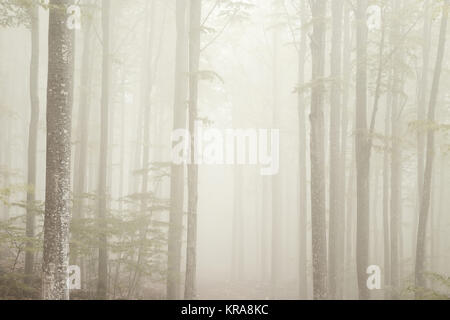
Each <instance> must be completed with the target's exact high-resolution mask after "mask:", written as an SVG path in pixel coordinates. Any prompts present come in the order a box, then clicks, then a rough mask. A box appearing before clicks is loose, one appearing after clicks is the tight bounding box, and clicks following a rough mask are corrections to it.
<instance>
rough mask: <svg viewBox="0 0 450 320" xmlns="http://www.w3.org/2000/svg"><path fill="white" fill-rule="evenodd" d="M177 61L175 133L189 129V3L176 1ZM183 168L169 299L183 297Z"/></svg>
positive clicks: (173, 195) (174, 171)
mask: <svg viewBox="0 0 450 320" xmlns="http://www.w3.org/2000/svg"><path fill="white" fill-rule="evenodd" d="M176 30H177V39H176V49H175V50H176V58H175V59H176V60H175V92H174V109H173V129H174V130H176V129H182V128H185V127H186V95H187V78H186V73H187V64H188V63H187V36H186V0H177V1H176ZM184 171H185V170H184V165H183V164H179V165H177V164H172V166H171V176H170V221H169V244H168V261H167V264H168V265H167V268H168V270H167V298H168V299H178V297H179V295H180V280H181V279H180V264H181V242H182V229H183V212H184V208H183V203H184Z"/></svg>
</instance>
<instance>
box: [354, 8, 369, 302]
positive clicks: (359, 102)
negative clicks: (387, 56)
mask: <svg viewBox="0 0 450 320" xmlns="http://www.w3.org/2000/svg"><path fill="white" fill-rule="evenodd" d="M366 11H367V0H360V1H358V2H357V6H356V12H355V18H356V113H355V116H356V118H355V129H356V132H355V152H356V192H357V194H356V199H357V201H356V211H357V222H356V224H357V226H356V268H357V275H358V290H359V298H360V299H362V300H365V299H368V298H369V291H368V289H367V286H366V280H367V279H366V268H367V267H368V260H369V256H368V253H369V203H370V202H369V171H370V162H369V161H370V151H369V148H370V146H369V143H368V140H369V137H368V130H367V24H366Z"/></svg>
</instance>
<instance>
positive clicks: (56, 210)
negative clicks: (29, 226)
mask: <svg viewBox="0 0 450 320" xmlns="http://www.w3.org/2000/svg"><path fill="white" fill-rule="evenodd" d="M72 4H73V1H71V0H59V1H57V0H50V9H49V11H50V16H49V37H48V52H49V56H48V58H49V59H48V61H49V62H48V83H47V160H46V190H45V220H44V253H43V265H42V272H43V274H42V298H43V299H45V300H64V299H69V290H68V286H67V279H68V272H67V268H68V264H69V223H70V197H71V196H70V167H71V164H70V162H71V159H70V156H71V131H72V98H73V92H72V91H73V67H74V66H73V64H74V62H73V42H74V39H73V38H74V32H73V31H72V30H70V29H69V28H67V26H66V20H67V15H66V8H67V7H68V6H70V5H72Z"/></svg>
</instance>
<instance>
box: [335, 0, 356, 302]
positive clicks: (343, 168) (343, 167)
mask: <svg viewBox="0 0 450 320" xmlns="http://www.w3.org/2000/svg"><path fill="white" fill-rule="evenodd" d="M343 16H344V21H343V25H344V26H343V29H344V32H343V34H344V36H343V41H344V47H343V58H342V73H343V74H342V77H343V79H342V83H343V93H342V124H341V126H342V128H341V163H340V178H339V179H340V187H339V190H340V197H341V198H342V201H341V213H342V222H341V232H342V234H343V237H344V239H343V243H342V244H341V246H342V249H341V250H342V252H343V258H342V261H341V262H340V263H339V267H338V268H339V272H341V273H342V281H343V283H342V286H341V288H340V291H338V297H344V294H345V287H346V280H347V277H346V276H345V275H346V273H347V272H345V270H346V267H348V265H347V262H352V260H351V259H350V257H349V254H348V253H346V251H347V250H348V251H349V252H351V251H350V250H351V241H350V237H349V235H350V234H351V219H349V218H350V211H351V210H350V208H351V205H350V203H347V198H348V195H347V193H346V188H347V184H346V179H347V175H346V172H347V145H348V143H347V141H348V109H349V107H348V102H349V93H350V77H351V74H352V70H351V69H352V67H351V51H352V48H351V34H350V32H351V28H350V5H349V4H347V3H344V15H343ZM352 155H353V153H352ZM350 170H351V173H350V174H349V179H350V177H351V176H352V174H353V165H352V166H351V167H350ZM352 179H353V178H352ZM344 222H345V223H344ZM347 247H348V248H349V249H347ZM347 270H348V269H347Z"/></svg>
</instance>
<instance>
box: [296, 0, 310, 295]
mask: <svg viewBox="0 0 450 320" xmlns="http://www.w3.org/2000/svg"><path fill="white" fill-rule="evenodd" d="M301 6H302V7H301V8H302V16H301V24H302V26H303V28H302V32H301V39H300V46H299V49H298V86H301V85H303V84H304V82H305V57H306V37H307V32H306V27H305V26H306V23H307V21H306V13H305V11H306V5H305V1H302V2H301ZM297 108H298V132H299V173H300V177H299V178H300V180H299V183H300V184H299V188H300V190H299V203H300V208H299V209H300V212H299V222H300V224H299V298H300V299H307V298H308V279H307V258H306V256H307V250H308V249H307V220H308V216H307V214H308V213H307V199H306V197H307V192H306V123H305V109H306V103H305V96H304V93H303V92H302V91H301V90H298V93H297Z"/></svg>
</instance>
